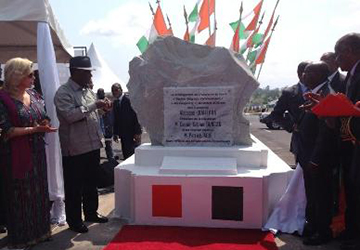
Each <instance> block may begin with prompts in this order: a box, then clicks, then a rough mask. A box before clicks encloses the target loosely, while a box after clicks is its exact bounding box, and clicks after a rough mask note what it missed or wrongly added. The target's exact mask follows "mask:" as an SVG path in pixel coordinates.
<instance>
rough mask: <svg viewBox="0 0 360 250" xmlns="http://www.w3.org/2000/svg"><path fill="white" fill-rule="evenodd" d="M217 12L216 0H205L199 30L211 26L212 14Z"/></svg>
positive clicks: (200, 12) (200, 15) (201, 8)
mask: <svg viewBox="0 0 360 250" xmlns="http://www.w3.org/2000/svg"><path fill="white" fill-rule="evenodd" d="M214 12H215V0H203V2H202V4H201V7H200V11H199V17H200V24H199V27H198V29H197V30H198V32H201V31H203V30H204V29H206V28H208V27H210V16H211V15H212V14H213V13H214Z"/></svg>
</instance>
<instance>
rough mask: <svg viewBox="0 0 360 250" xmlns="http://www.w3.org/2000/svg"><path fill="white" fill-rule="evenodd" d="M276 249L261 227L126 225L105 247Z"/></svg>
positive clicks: (144, 249)
mask: <svg viewBox="0 0 360 250" xmlns="http://www.w3.org/2000/svg"><path fill="white" fill-rule="evenodd" d="M188 249H191V250H194V249H196V250H205V249H206V250H265V249H268V250H277V249H278V248H277V247H276V244H275V242H274V236H273V235H272V234H271V233H266V232H262V231H260V230H244V229H217V228H196V227H165V226H124V227H123V228H122V229H121V230H120V232H119V233H118V234H117V235H116V236H115V238H114V239H113V240H112V241H111V242H110V243H109V244H108V245H107V246H106V247H105V248H104V249H103V250H188Z"/></svg>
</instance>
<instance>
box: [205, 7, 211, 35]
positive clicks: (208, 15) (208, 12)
mask: <svg viewBox="0 0 360 250" xmlns="http://www.w3.org/2000/svg"><path fill="white" fill-rule="evenodd" d="M204 1H207V2H208V17H209V37H210V36H211V25H210V0H204Z"/></svg>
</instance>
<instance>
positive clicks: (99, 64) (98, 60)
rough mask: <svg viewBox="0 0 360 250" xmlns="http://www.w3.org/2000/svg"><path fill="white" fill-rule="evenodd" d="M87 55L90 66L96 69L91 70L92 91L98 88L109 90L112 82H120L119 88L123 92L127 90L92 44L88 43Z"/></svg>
mask: <svg viewBox="0 0 360 250" xmlns="http://www.w3.org/2000/svg"><path fill="white" fill-rule="evenodd" d="M87 54H88V57H90V59H91V64H92V66H93V67H94V68H95V69H96V70H95V71H93V72H92V75H93V76H92V81H93V84H94V91H95V92H96V91H97V90H98V89H99V88H103V89H104V90H105V92H110V91H111V85H113V84H114V83H120V85H121V88H122V89H123V91H124V92H127V91H128V89H127V87H126V84H125V83H124V82H123V81H121V80H120V79H119V78H118V77H117V76H116V75H115V74H114V72H113V71H112V70H111V69H110V68H109V66H108V65H107V63H106V62H105V61H104V59H103V58H102V57H101V56H100V54H99V53H98V51H97V50H96V48H95V46H94V44H93V43H92V44H91V45H90V48H89V50H88V53H87Z"/></svg>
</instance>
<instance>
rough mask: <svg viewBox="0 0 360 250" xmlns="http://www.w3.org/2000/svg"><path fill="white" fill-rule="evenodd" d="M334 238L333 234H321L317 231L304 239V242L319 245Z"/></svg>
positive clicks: (308, 244) (309, 244)
mask: <svg viewBox="0 0 360 250" xmlns="http://www.w3.org/2000/svg"><path fill="white" fill-rule="evenodd" d="M331 240H332V236H331V234H326V235H321V234H319V233H315V234H313V235H312V236H310V237H307V238H305V239H304V240H303V244H304V245H307V246H318V245H322V244H325V243H328V242H329V241H331Z"/></svg>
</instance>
